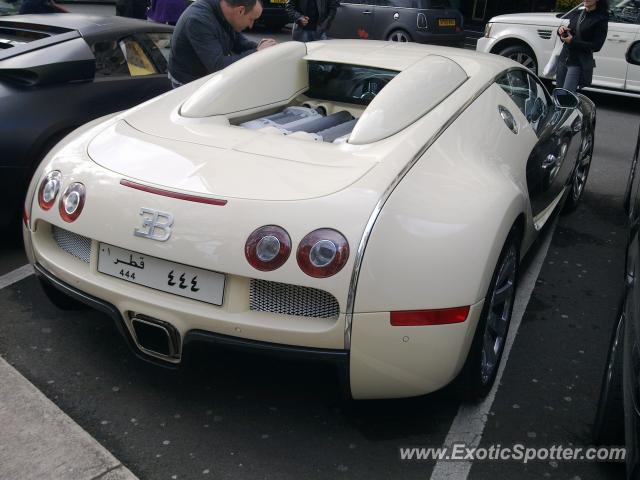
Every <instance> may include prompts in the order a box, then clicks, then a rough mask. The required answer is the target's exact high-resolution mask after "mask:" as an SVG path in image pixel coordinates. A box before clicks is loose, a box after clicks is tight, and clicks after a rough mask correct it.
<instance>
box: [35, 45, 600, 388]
mask: <svg viewBox="0 0 640 480" xmlns="http://www.w3.org/2000/svg"><path fill="white" fill-rule="evenodd" d="M255 72H260V78H261V82H260V88H259V89H256V88H254V82H255ZM595 117H596V111H595V107H594V105H593V103H592V102H591V101H590V100H588V99H587V98H585V97H583V96H580V97H578V96H575V95H573V94H572V93H570V92H567V91H566V90H564V91H560V90H558V91H556V92H555V93H554V95H553V96H551V95H549V94H548V93H547V90H546V89H545V87H544V86H543V85H542V84H541V83H540V81H539V80H538V79H537V78H536V77H535V76H534V75H532V74H531V73H530V72H529V71H527V70H526V69H524V68H523V67H522V66H521V65H519V64H517V63H515V62H512V61H510V60H508V59H505V58H503V57H499V56H495V55H482V54H477V53H475V52H469V51H466V50H463V49H454V48H447V47H433V46H426V45H417V44H412V45H399V44H397V43H392V42H384V41H370V42H362V41H358V40H355V41H354V40H350V41H347V40H329V41H323V42H313V43H309V44H304V43H300V42H287V43H283V44H280V45H277V46H275V47H273V48H269V49H266V50H263V51H260V52H257V53H255V54H252V55H250V56H248V57H246V58H244V59H242V60H240V61H238V62H236V63H234V64H233V65H231V66H229V67H228V68H226V69H225V70H224V71H223V72H219V73H216V74H213V75H211V76H208V77H205V78H203V79H200V80H198V81H196V82H193V83H190V84H188V85H185V86H183V87H181V88H179V89H176V90H173V91H171V92H169V93H167V94H165V95H163V96H160V97H158V98H156V99H154V100H152V101H150V102H148V103H147V104H145V105H143V106H140V107H137V108H135V109H132V110H129V111H128V112H124V113H121V114H118V115H112V116H110V117H107V118H103V119H99V120H96V121H95V122H93V123H91V124H88V125H86V126H84V127H82V128H81V129H79V130H77V131H75V132H73V133H72V134H70V135H69V136H67V137H66V138H65V139H64V140H63V141H62V142H61V143H59V144H58V145H57V146H56V147H55V148H54V149H53V150H52V151H51V152H50V153H49V154H48V155H47V156H46V158H45V159H44V160H43V162H42V163H41V165H40V166H39V167H38V170H37V172H36V173H35V175H34V178H33V180H32V182H31V186H30V188H29V193H28V195H27V201H26V204H25V209H24V238H25V246H26V251H27V255H28V257H29V259H30V261H31V263H32V264H33V265H34V267H35V269H36V271H37V272H38V274H39V276H40V279H41V281H42V283H43V286H44V288H45V292H47V294H48V295H49V296H50V298H51V299H52V301H53V302H54V303H55V304H57V305H61V306H62V307H67V308H68V307H69V306H70V303H71V302H70V301H69V299H75V300H78V301H80V302H84V303H87V304H89V305H91V306H93V307H95V308H98V309H100V310H102V311H103V312H106V313H108V314H109V315H111V316H112V318H113V319H114V321H115V323H116V325H117V326H118V327H119V328H120V330H121V332H122V333H123V334H124V336H125V338H126V339H127V342H128V343H129V345H130V346H132V347H133V349H134V351H135V352H136V353H137V354H138V355H139V356H141V357H143V358H145V359H147V360H149V361H154V362H157V363H160V364H162V365H168V366H175V365H178V364H180V362H181V361H182V360H183V358H184V356H185V355H187V354H188V353H189V351H190V348H191V346H192V345H193V344H194V343H195V342H209V343H211V344H214V345H218V346H220V345H227V346H233V347H240V348H246V349H248V350H260V351H265V352H269V353H271V354H286V355H296V356H303V357H310V358H316V359H322V360H326V361H332V362H335V363H336V364H337V365H338V367H339V369H340V371H341V372H342V373H343V375H342V378H346V379H348V382H347V386H348V388H349V391H350V392H351V395H352V396H353V397H354V398H390V397H407V396H414V395H421V394H425V393H428V392H431V391H434V390H437V389H439V388H441V387H443V386H445V385H447V384H448V383H450V382H451V381H453V380H454V379H456V378H457V379H458V380H457V381H458V382H459V383H458V385H463V386H464V388H463V389H461V390H460V391H461V394H462V395H464V396H469V397H471V398H476V397H478V396H482V395H485V394H486V393H487V392H488V391H489V389H490V388H491V385H492V383H493V381H494V379H495V375H496V372H497V369H498V365H499V362H500V358H501V355H502V351H503V348H504V343H505V339H506V335H507V331H508V327H509V322H510V319H511V311H512V308H513V300H514V295H515V287H516V283H517V280H516V279H517V273H518V265H519V263H520V259H521V258H522V256H523V255H524V254H525V253H526V252H527V250H528V249H529V247H530V246H531V245H532V242H533V241H534V239H535V237H536V235H537V232H538V231H539V230H540V229H541V228H542V227H543V225H544V224H545V223H546V222H547V220H548V219H549V218H550V217H551V215H552V213H553V211H554V210H555V209H556V208H561V207H563V205H564V207H563V208H564V209H565V210H568V211H569V210H572V209H573V208H575V207H576V206H577V204H578V202H579V200H580V197H581V195H582V193H583V191H584V184H585V182H586V179H587V174H588V171H589V165H590V162H591V155H592V151H593V140H594V136H593V128H594V124H595ZM71 304H73V303H71Z"/></svg>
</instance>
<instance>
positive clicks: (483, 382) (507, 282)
mask: <svg viewBox="0 0 640 480" xmlns="http://www.w3.org/2000/svg"><path fill="white" fill-rule="evenodd" d="M518 238H519V236H518V235H517V231H516V230H512V232H511V233H510V234H509V237H508V238H507V241H506V242H505V245H504V247H503V248H502V252H501V253H500V257H499V258H498V263H497V265H496V268H495V270H494V272H493V275H492V277H491V283H490V284H489V289H488V291H487V295H486V297H485V301H484V306H483V307H482V313H481V314H480V319H479V320H478V325H477V327H476V332H475V334H474V337H473V341H472V343H471V348H470V350H469V354H468V355H467V360H466V361H465V364H464V366H463V367H462V370H461V372H460V374H459V375H458V377H457V378H456V380H455V382H454V388H455V392H456V395H457V396H458V397H459V398H460V399H461V400H463V401H472V402H473V401H477V400H480V399H482V398H484V397H486V396H487V394H488V393H489V391H490V390H491V387H492V386H493V383H494V381H495V379H496V374H497V373H498V367H499V366H500V360H501V358H502V352H503V351H504V345H505V343H506V340H507V333H508V332H509V324H510V323H511V314H512V313H513V303H514V300H515V293H516V286H517V277H518V264H519V259H520V253H519V248H518V243H517V239H518Z"/></svg>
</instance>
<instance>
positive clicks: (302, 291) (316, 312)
mask: <svg viewBox="0 0 640 480" xmlns="http://www.w3.org/2000/svg"><path fill="white" fill-rule="evenodd" d="M249 301H250V308H251V310H254V311H258V312H271V313H280V314H283V315H296V316H301V317H315V318H335V317H337V316H338V315H339V314H340V306H339V305H338V301H337V300H336V299H335V297H334V296H333V295H331V294H330V293H327V292H324V291H322V290H318V289H315V288H309V287H300V286H297V285H289V284H286V283H277V282H268V281H266V280H255V279H252V280H251V286H250V288H249Z"/></svg>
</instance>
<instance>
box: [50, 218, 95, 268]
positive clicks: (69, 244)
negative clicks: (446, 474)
mask: <svg viewBox="0 0 640 480" xmlns="http://www.w3.org/2000/svg"><path fill="white" fill-rule="evenodd" d="M52 233H53V238H54V240H55V241H56V243H57V244H58V246H59V247H60V248H61V249H62V250H64V251H65V252H67V253H70V254H71V255H73V256H74V257H76V258H79V259H80V260H82V261H83V262H85V263H89V260H90V259H91V239H90V238H87V237H83V236H82V235H78V234H77V233H72V232H70V231H68V230H65V229H64V228H60V227H56V226H55V225H54V226H52Z"/></svg>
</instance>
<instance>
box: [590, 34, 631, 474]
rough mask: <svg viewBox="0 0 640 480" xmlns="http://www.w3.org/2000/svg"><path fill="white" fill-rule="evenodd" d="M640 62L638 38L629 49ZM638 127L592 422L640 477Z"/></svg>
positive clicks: (597, 437) (603, 440)
mask: <svg viewBox="0 0 640 480" xmlns="http://www.w3.org/2000/svg"><path fill="white" fill-rule="evenodd" d="M627 61H628V62H629V63H631V64H634V65H640V41H638V42H635V43H634V44H632V45H631V47H630V48H629V50H628V51H627ZM639 155H640V128H638V140H637V143H636V150H635V155H634V157H633V162H632V164H631V174H630V176H629V182H628V184H627V192H626V195H625V202H624V206H625V210H626V212H627V215H628V237H627V252H626V267H625V289H624V294H623V297H622V301H621V304H620V310H619V312H618V315H617V317H616V323H615V325H614V329H613V334H612V337H611V344H610V347H609V355H608V357H607V365H606V368H605V372H604V378H603V380H602V388H601V390H600V401H599V404H598V412H597V414H596V421H595V425H594V440H595V442H596V443H597V444H599V445H617V444H621V443H623V442H624V443H625V445H626V447H627V453H626V458H625V460H626V464H627V478H629V479H637V478H640V279H639V278H638V277H639V276H640V172H638V160H639V159H640V158H639Z"/></svg>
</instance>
